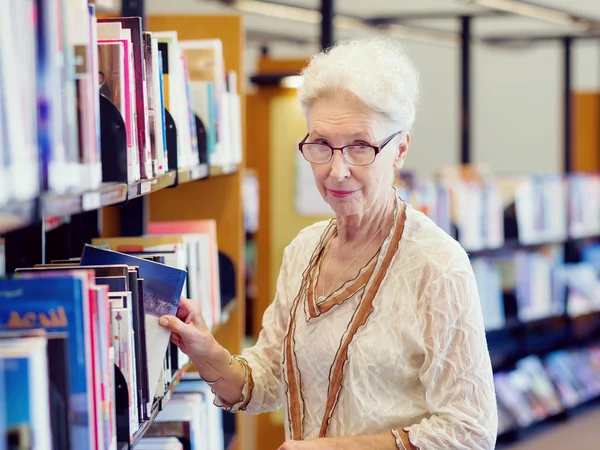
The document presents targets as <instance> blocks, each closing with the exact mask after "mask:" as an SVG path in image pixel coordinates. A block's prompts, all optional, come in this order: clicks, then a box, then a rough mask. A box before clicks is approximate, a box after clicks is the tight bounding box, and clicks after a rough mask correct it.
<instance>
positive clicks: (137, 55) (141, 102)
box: [98, 17, 152, 178]
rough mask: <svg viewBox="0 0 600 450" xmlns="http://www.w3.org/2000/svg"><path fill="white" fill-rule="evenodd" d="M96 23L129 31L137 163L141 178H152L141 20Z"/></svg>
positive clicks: (112, 20)
mask: <svg viewBox="0 0 600 450" xmlns="http://www.w3.org/2000/svg"><path fill="white" fill-rule="evenodd" d="M98 22H100V23H102V22H119V23H120V24H121V26H122V27H123V28H124V29H129V30H131V43H132V45H133V70H134V74H135V108H136V113H137V114H136V117H137V119H136V123H137V137H138V139H137V141H138V144H139V147H138V149H139V161H140V170H141V176H142V178H151V177H152V152H151V148H150V145H149V144H150V143H149V142H148V141H149V138H148V134H147V133H148V118H147V113H146V111H147V110H148V107H147V105H146V87H145V82H146V73H145V67H144V51H143V42H142V19H141V18H140V17H117V18H110V19H98Z"/></svg>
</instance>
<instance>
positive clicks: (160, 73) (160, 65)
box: [158, 51, 169, 170]
mask: <svg viewBox="0 0 600 450" xmlns="http://www.w3.org/2000/svg"><path fill="white" fill-rule="evenodd" d="M158 82H159V85H160V98H159V99H158V100H159V105H160V107H159V109H160V115H161V117H162V124H163V130H162V138H163V149H164V150H165V164H166V165H167V170H168V169H169V163H168V161H169V151H168V149H167V130H166V125H165V91H164V86H163V52H160V51H159V52H158Z"/></svg>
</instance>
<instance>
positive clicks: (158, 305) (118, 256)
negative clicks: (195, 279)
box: [81, 245, 186, 401]
mask: <svg viewBox="0 0 600 450" xmlns="http://www.w3.org/2000/svg"><path fill="white" fill-rule="evenodd" d="M101 264H128V265H130V266H136V267H139V274H140V277H142V278H143V279H144V283H143V290H144V292H143V297H142V298H143V304H144V312H145V315H144V317H145V328H146V348H148V349H152V350H151V351H149V352H148V355H147V356H148V372H149V374H148V380H149V383H150V385H149V389H150V391H149V393H150V396H151V399H152V398H153V396H154V393H155V392H156V387H157V385H158V379H159V376H160V371H161V367H162V363H163V358H164V354H165V352H166V350H167V346H168V345H169V340H170V332H169V331H168V330H166V329H164V328H163V327H161V326H160V325H159V324H158V318H159V317H160V316H162V315H175V314H176V313H177V306H178V304H179V300H180V298H181V294H182V291H183V285H184V282H185V278H186V272H185V271H183V270H180V269H176V268H174V267H170V266H167V265H163V264H159V263H155V262H152V261H147V260H144V259H142V258H137V257H134V256H130V255H126V254H124V253H119V252H115V251H112V250H107V249H101V248H98V247H94V246H91V245H86V246H85V247H84V250H83V254H82V256H81V265H82V266H86V265H101ZM150 401H151V400H150Z"/></svg>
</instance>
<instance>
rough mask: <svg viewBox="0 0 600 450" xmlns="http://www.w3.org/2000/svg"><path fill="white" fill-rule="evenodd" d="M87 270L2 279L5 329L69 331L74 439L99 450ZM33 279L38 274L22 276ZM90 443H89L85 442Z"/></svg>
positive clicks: (0, 311) (0, 312)
mask: <svg viewBox="0 0 600 450" xmlns="http://www.w3.org/2000/svg"><path fill="white" fill-rule="evenodd" d="M85 274H86V272H83V271H82V272H80V273H78V274H77V275H75V274H73V275H67V274H66V273H65V272H62V273H61V274H60V275H59V274H58V273H56V274H52V275H50V274H48V273H44V275H42V276H41V277H40V278H22V279H0V332H12V331H19V330H31V329H40V328H42V329H45V330H46V331H47V332H48V333H49V337H51V335H52V334H53V333H58V334H61V335H63V334H64V333H67V335H68V338H67V341H68V344H67V346H68V349H67V351H68V359H69V363H68V365H69V385H70V386H69V387H70V389H69V390H70V393H69V411H70V415H69V421H70V425H71V426H70V441H71V442H72V443H76V442H77V443H81V444H80V445H82V448H94V442H93V439H94V437H93V435H92V432H91V427H92V426H93V398H92V386H91V379H92V373H91V361H92V355H91V344H90V340H89V338H88V339H86V337H87V336H89V334H90V330H89V329H90V324H89V304H88V301H89V294H88V292H87V283H86V277H85ZM21 276H22V277H28V276H31V277H33V276H34V275H21ZM38 276H39V275H38ZM86 443H87V445H86Z"/></svg>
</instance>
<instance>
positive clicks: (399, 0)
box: [113, 0, 600, 47]
mask: <svg viewBox="0 0 600 450" xmlns="http://www.w3.org/2000/svg"><path fill="white" fill-rule="evenodd" d="M113 1H114V3H115V8H118V7H119V5H120V0H113ZM145 1H146V10H147V13H148V14H152V13H202V12H226V11H230V12H231V11H232V10H233V9H232V7H230V6H227V5H225V4H224V3H227V0H222V1H219V0H175V1H169V2H167V1H164V0H145ZM272 1H276V2H277V3H284V4H287V5H290V6H298V7H303V8H310V9H318V8H319V6H320V0H272ZM534 1H535V3H536V4H538V5H543V6H547V7H550V8H556V9H561V10H564V11H568V12H570V13H573V14H576V15H580V16H585V17H589V18H594V19H595V18H598V19H600V0H534ZM229 3H232V1H231V0H229ZM334 4H335V11H336V13H338V14H342V15H351V16H355V17H361V18H373V17H382V16H388V17H389V16H395V17H399V18H402V16H405V17H406V16H407V15H409V16H410V15H413V14H420V13H434V12H453V13H465V14H468V13H474V12H482V11H489V9H487V8H485V7H478V6H473V5H471V4H469V2H468V1H467V0H334ZM244 16H245V24H246V29H247V31H248V37H249V42H250V43H254V44H255V45H262V44H268V45H271V46H282V45H283V46H292V47H294V46H300V47H306V46H311V47H314V46H315V45H317V44H318V42H319V34H320V29H319V25H318V24H316V23H306V22H302V21H296V20H287V19H281V18H278V19H276V18H272V17H268V16H265V15H261V14H256V13H251V12H244ZM407 24H410V25H411V26H413V27H419V28H423V29H436V30H443V31H445V32H449V33H456V32H458V30H459V26H460V25H459V21H458V20H457V19H435V20H433V19H429V20H411V21H409V22H407ZM473 31H474V33H475V35H477V36H489V35H514V34H529V35H530V34H543V35H548V34H558V35H560V34H568V33H574V32H577V31H578V29H577V28H576V27H574V26H567V25H559V24H556V23H552V22H546V21H542V20H539V19H532V18H526V17H521V16H512V15H511V16H502V17H482V18H477V19H476V20H475V21H474V24H473ZM335 32H336V35H335V37H336V38H338V39H344V38H349V37H356V36H361V35H365V34H370V33H372V32H373V31H371V30H366V31H365V30H359V31H357V30H356V29H344V28H337V27H336V31H335ZM294 41H301V42H302V41H304V42H306V43H305V44H298V42H294Z"/></svg>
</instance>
